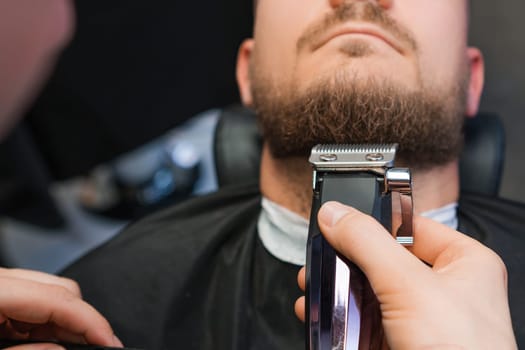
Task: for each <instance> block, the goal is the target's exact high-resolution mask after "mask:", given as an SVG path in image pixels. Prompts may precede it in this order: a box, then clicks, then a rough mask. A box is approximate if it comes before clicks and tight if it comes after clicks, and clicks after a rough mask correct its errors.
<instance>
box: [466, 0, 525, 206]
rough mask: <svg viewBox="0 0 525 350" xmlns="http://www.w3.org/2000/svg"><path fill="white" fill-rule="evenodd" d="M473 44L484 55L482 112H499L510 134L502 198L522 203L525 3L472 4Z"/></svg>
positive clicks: (502, 0) (524, 196) (524, 175)
mask: <svg viewBox="0 0 525 350" xmlns="http://www.w3.org/2000/svg"><path fill="white" fill-rule="evenodd" d="M471 4H472V5H471V16H472V23H471V35H470V36H471V42H472V44H473V45H475V46H477V47H479V48H481V50H482V51H483V53H484V56H485V64H486V75H485V77H486V80H485V92H484V94H483V98H482V100H481V110H483V111H489V112H496V113H498V114H499V115H500V117H501V118H502V119H503V122H504V125H505V130H506V134H507V138H506V140H507V148H506V161H505V168H504V172H503V183H502V186H501V191H500V193H501V195H502V196H503V197H506V198H511V199H515V200H521V201H523V200H524V199H525V187H524V186H523V185H522V184H521V181H522V180H523V179H524V178H525V164H524V163H522V161H523V160H524V159H525V157H524V155H523V152H524V151H525V138H524V137H523V133H524V131H525V118H524V116H525V114H524V111H525V69H524V68H523V65H524V63H525V38H524V33H525V21H523V15H524V14H525V2H524V1H522V0H500V1H498V2H497V3H496V2H494V1H489V0H475V1H471Z"/></svg>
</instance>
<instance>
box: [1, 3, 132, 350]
mask: <svg viewBox="0 0 525 350" xmlns="http://www.w3.org/2000/svg"><path fill="white" fill-rule="evenodd" d="M73 24H74V18H73V9H72V6H71V3H70V2H69V1H68V0H41V1H33V0H2V1H0V53H1V54H0V74H1V77H2V78H1V84H0V139H1V138H2V137H4V136H5V134H6V133H7V132H8V131H9V128H10V127H11V126H12V125H13V124H14V123H15V122H16V120H17V119H18V118H19V117H20V115H21V114H22V112H23V109H24V107H25V106H26V105H27V104H28V103H29V102H30V101H31V99H32V98H33V97H34V95H35V93H36V92H37V91H38V88H39V87H40V85H41V84H42V82H43V79H44V78H45V77H46V76H47V74H48V73H49V71H50V69H51V68H52V66H53V62H54V59H55V58H56V55H57V54H58V53H59V51H60V49H61V48H62V47H63V46H64V45H65V44H66V43H67V41H68V40H69V38H70V37H71V35H72V31H73ZM0 285H1V286H2V288H1V289H0V337H1V338H9V339H18V340H27V339H36V340H38V339H44V340H59V341H65V342H72V343H80V344H88V343H89V344H96V345H103V346H115V347H122V344H121V342H120V341H119V340H118V339H117V338H116V337H115V335H114V333H113V330H112V329H111V327H110V325H109V323H108V322H107V321H106V319H105V318H104V317H103V316H102V315H100V313H98V312H97V311H96V310H95V309H94V308H93V307H92V306H90V305H88V304H87V303H86V302H84V301H83V300H82V297H81V295H80V289H79V287H78V285H77V284H76V283H75V282H74V281H72V280H69V279H65V278H60V277H56V276H52V275H48V274H45V273H40V272H35V271H27V270H19V269H4V268H0ZM9 349H10V350H37V349H42V350H43V349H62V347H60V346H58V345H55V344H49V343H43V344H32V345H21V346H16V347H12V348H9Z"/></svg>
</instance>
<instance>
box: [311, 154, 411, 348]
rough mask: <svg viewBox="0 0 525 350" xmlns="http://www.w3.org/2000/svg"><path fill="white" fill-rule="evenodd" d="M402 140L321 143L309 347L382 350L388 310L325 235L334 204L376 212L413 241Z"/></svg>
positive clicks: (316, 158) (316, 161) (403, 239)
mask: <svg viewBox="0 0 525 350" xmlns="http://www.w3.org/2000/svg"><path fill="white" fill-rule="evenodd" d="M396 151H397V144H388V145H318V146H315V147H314V148H313V149H312V153H311V156H310V163H311V164H312V165H313V168H314V177H313V178H314V179H313V201H312V214H311V218H310V228H309V233H308V245H307V263H306V272H307V280H306V284H307V286H306V303H307V305H306V319H307V325H306V327H307V342H306V343H307V345H306V349H307V350H328V349H329V350H333V349H341V350H350V349H381V347H382V343H381V342H382V339H383V333H382V327H381V314H380V310H379V305H378V303H377V299H376V298H375V295H374V294H373V292H372V290H371V288H370V285H369V283H368V281H367V280H366V277H365V276H364V274H363V273H362V272H361V271H360V270H359V269H358V268H357V267H356V266H355V265H354V264H353V263H352V262H350V261H348V260H347V259H346V258H345V257H343V256H340V255H339V254H338V253H337V252H335V250H334V249H333V248H332V247H331V246H330V245H329V244H328V243H327V242H326V241H325V240H324V238H323V237H322V235H321V233H320V230H319V226H318V224H317V212H318V210H319V208H320V207H321V205H322V204H323V203H325V202H327V201H332V200H335V201H339V202H341V203H344V204H347V205H351V206H353V207H355V208H357V209H359V210H361V211H362V212H365V213H367V214H369V215H372V216H373V217H375V218H376V219H377V220H378V221H379V222H381V223H382V224H383V226H385V228H387V230H389V231H391V232H392V234H393V236H394V237H395V238H396V240H397V241H398V242H399V243H401V244H403V245H411V244H412V243H413V235H412V182H411V176H410V171H409V170H408V169H402V168H393V165H394V160H395V154H396Z"/></svg>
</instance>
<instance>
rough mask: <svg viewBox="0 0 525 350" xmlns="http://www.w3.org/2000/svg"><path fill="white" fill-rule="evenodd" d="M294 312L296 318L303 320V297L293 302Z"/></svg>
mask: <svg viewBox="0 0 525 350" xmlns="http://www.w3.org/2000/svg"><path fill="white" fill-rule="evenodd" d="M294 308H295V314H296V315H297V318H298V319H300V320H301V321H303V322H304V318H305V297H304V296H302V297H300V298H299V299H297V301H296V302H295V307H294Z"/></svg>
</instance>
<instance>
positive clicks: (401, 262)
mask: <svg viewBox="0 0 525 350" xmlns="http://www.w3.org/2000/svg"><path fill="white" fill-rule="evenodd" d="M318 221H319V226H320V228H321V231H322V232H323V235H324V236H325V238H326V239H327V240H328V242H329V243H330V244H331V245H332V246H333V247H334V248H335V249H336V250H337V251H339V252H340V253H342V254H343V255H345V256H346V257H347V258H349V259H350V260H352V261H353V262H354V263H355V264H357V265H358V266H359V267H360V268H361V270H363V272H364V273H365V274H366V276H367V277H368V279H369V281H370V283H371V284H372V287H373V289H374V291H375V292H376V293H378V292H380V291H381V289H382V288H390V289H391V288H392V287H393V286H396V284H399V287H404V283H408V281H407V278H406V276H407V275H410V276H414V275H421V278H424V275H425V273H427V271H428V269H429V268H428V267H426V266H425V265H424V264H422V263H421V262H420V261H419V260H418V259H417V258H416V257H415V256H414V255H412V254H411V253H410V252H408V251H407V250H406V249H405V248H404V247H403V246H401V245H400V244H398V243H397V242H396V241H395V240H394V239H393V238H392V236H391V235H390V233H389V232H387V231H386V230H385V229H384V228H383V226H382V225H381V224H379V223H378V222H377V221H376V220H374V219H373V218H372V217H370V216H368V215H365V214H363V213H361V212H359V211H358V210H356V209H353V208H351V207H348V206H344V205H342V204H340V203H336V202H329V203H326V204H324V205H323V206H322V207H321V210H320V211H319V215H318ZM421 282H422V283H424V281H423V280H421Z"/></svg>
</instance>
